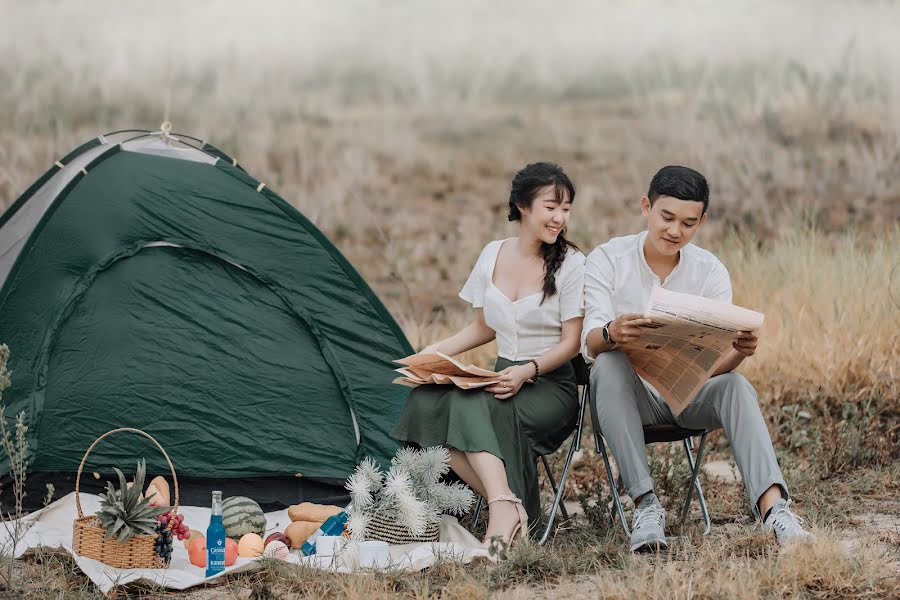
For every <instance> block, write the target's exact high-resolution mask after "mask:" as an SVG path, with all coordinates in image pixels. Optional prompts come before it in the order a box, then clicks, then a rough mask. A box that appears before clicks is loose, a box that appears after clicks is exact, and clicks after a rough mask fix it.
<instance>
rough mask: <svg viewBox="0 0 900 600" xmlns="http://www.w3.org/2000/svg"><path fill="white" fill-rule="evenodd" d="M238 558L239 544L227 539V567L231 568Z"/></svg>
mask: <svg viewBox="0 0 900 600" xmlns="http://www.w3.org/2000/svg"><path fill="white" fill-rule="evenodd" d="M237 557H238V543H237V542H236V541H234V540H233V539H231V538H225V566H226V567H230V566H231V565H233V564H234V561H236V560H237Z"/></svg>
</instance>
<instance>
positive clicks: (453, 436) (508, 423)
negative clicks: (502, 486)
mask: <svg viewBox="0 0 900 600" xmlns="http://www.w3.org/2000/svg"><path fill="white" fill-rule="evenodd" d="M515 364H522V362H513V361H511V360H507V359H505V358H498V359H497V364H496V367H495V369H496V370H497V371H500V370H502V369H505V368H506V367H509V366H511V365H515ZM577 420H578V387H577V386H576V385H575V371H574V369H573V368H572V365H571V364H570V363H566V364H565V365H563V366H562V367H560V368H558V369H557V370H555V371H553V372H551V373H547V374H546V375H543V374H542V375H541V376H540V377H538V378H537V380H536V381H535V382H534V383H525V384H524V385H522V388H521V389H520V390H519V392H518V393H517V394H516V395H515V396H513V397H512V398H509V399H508V400H497V399H496V398H495V397H494V394H491V393H490V392H486V391H484V390H481V389H478V390H462V389H460V388H457V387H455V386H449V385H422V386H419V387H417V388H415V389H413V390H412V392H411V393H410V395H409V398H408V400H407V401H406V407H405V408H404V410H403V414H401V415H400V421H399V422H398V423H397V426H396V427H395V428H394V432H393V436H394V437H395V438H397V439H398V440H401V441H406V442H413V443H415V444H418V445H419V446H423V447H424V446H446V447H449V448H456V449H458V450H462V451H463V452H490V453H491V454H493V455H494V456H497V457H499V458H500V459H502V460H503V464H504V466H505V468H506V478H507V480H508V482H509V488H510V489H511V490H512V492H513V493H514V494H515V495H516V496H518V497H519V498H521V499H522V502H523V503H524V505H525V510H526V511H527V512H528V519H529V521H530V524H531V526H532V528H534V526H535V524H536V523H537V522H538V521H539V519H540V516H541V503H540V495H539V493H538V475H537V464H536V461H537V458H538V456H539V455H541V454H549V453H551V452H553V451H554V450H556V449H557V448H559V446H560V444H562V443H563V442H564V441H565V439H566V438H567V437H569V434H571V433H572V430H573V429H574V428H575V423H576V422H577Z"/></svg>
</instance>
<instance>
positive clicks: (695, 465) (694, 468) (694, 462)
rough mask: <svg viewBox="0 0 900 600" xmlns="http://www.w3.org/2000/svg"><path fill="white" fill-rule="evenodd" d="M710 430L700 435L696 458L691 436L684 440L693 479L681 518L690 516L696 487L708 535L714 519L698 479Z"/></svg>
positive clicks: (685, 518) (689, 485)
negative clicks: (692, 450) (692, 451)
mask: <svg viewBox="0 0 900 600" xmlns="http://www.w3.org/2000/svg"><path fill="white" fill-rule="evenodd" d="M707 435H709V434H708V432H704V433H703V435H701V436H700V446H699V447H698V448H697V457H696V459H695V458H694V457H693V455H692V454H691V449H692V447H693V442H692V441H691V439H690V438H686V439H685V440H684V453H685V456H686V458H687V461H688V466H689V467H690V469H691V481H690V484H688V489H687V497H686V498H685V500H684V507H683V508H682V510H681V520H682V521H686V520H687V517H688V512H689V511H690V507H691V496H692V495H693V491H694V489H696V490H697V499H698V500H699V502H700V512H701V513H702V514H703V522H704V524H705V525H706V529H705V530H704V532H703V534H704V535H706V534H707V533H709V531H710V529H711V528H712V521H711V519H710V517H709V510H708V508H707V506H706V498H704V497H703V488H702V487H701V486H700V480H699V479H698V477H699V475H700V467H701V465H702V461H703V452H704V450H705V449H706V437H707Z"/></svg>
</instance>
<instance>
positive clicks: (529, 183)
mask: <svg viewBox="0 0 900 600" xmlns="http://www.w3.org/2000/svg"><path fill="white" fill-rule="evenodd" d="M551 185H552V186H553V187H554V189H555V190H556V198H557V200H559V201H560V202H563V201H564V200H566V199H567V198H568V200H569V202H575V186H574V185H572V180H571V179H569V176H568V175H566V173H565V172H564V171H563V170H562V167H560V166H559V165H556V164H553V163H548V162H537V163H532V164H530V165H526V166H525V168H524V169H522V170H521V171H519V172H518V173H516V176H515V177H513V180H512V186H511V189H510V192H509V215H507V218H508V219H509V220H510V221H520V220H521V219H522V211H521V210H520V209H521V208H525V207H530V206H531V204H532V202H534V197H535V195H536V194H537V192H538V190H541V189H543V188H545V187H547V186H551ZM565 233H566V230H565V229H563V230H562V231H560V232H559V235H558V236H556V242H555V243H553V244H547V243H542V244H541V256H542V257H543V258H544V286H543V292H544V296H543V298H541V304H543V303H544V300H546V299H547V298H549V297H550V296H553V295H554V294H556V273H557V271H559V268H560V267H561V266H562V264H563V261H564V260H565V258H566V253H567V252H568V251H569V248H574V249H576V250H578V246H576V245H575V243H573V242H570V241H569V240H567V239H566V236H565Z"/></svg>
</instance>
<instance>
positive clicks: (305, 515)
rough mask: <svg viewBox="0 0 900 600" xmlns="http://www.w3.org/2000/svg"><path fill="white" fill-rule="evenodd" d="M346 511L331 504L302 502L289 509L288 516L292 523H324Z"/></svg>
mask: <svg viewBox="0 0 900 600" xmlns="http://www.w3.org/2000/svg"><path fill="white" fill-rule="evenodd" d="M342 510H344V509H343V508H341V507H340V506H333V505H331V504H313V503H312V502H301V503H300V504H294V505H293V506H291V507H290V508H288V516H289V517H290V518H291V521H312V522H314V523H315V522H318V523H323V522H325V521H327V520H328V519H330V518H331V517H333V516H334V515H336V514H338V513H339V512H341V511H342Z"/></svg>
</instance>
